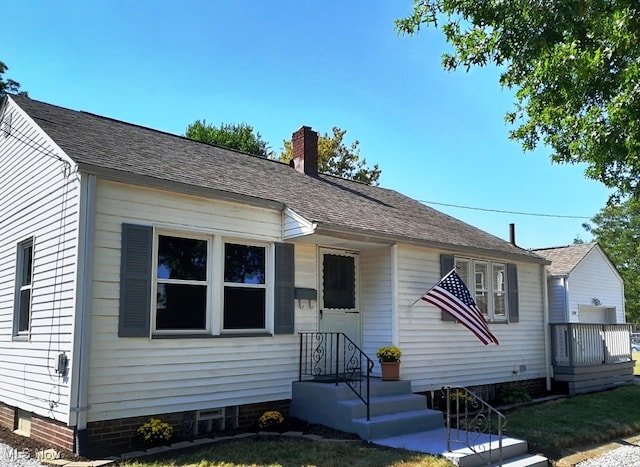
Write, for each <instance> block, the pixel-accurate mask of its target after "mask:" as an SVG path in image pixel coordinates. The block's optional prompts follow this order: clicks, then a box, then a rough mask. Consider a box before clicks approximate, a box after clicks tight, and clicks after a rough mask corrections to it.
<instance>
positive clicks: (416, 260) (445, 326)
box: [398, 245, 545, 392]
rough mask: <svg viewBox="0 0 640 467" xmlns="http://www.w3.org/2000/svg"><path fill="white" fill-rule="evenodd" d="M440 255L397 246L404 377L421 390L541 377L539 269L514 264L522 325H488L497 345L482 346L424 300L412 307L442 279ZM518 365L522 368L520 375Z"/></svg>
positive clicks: (469, 333) (528, 264)
mask: <svg viewBox="0 0 640 467" xmlns="http://www.w3.org/2000/svg"><path fill="white" fill-rule="evenodd" d="M439 253H440V252H438V251H435V250H427V249H425V248H419V247H416V246H411V245H400V247H399V248H398V262H399V279H398V281H399V298H398V313H399V333H400V347H401V350H402V351H403V357H402V365H401V370H400V371H401V377H402V379H409V380H411V381H412V382H413V391H414V392H420V391H428V390H432V389H439V388H441V387H442V386H447V385H462V386H475V385H483V384H491V383H499V382H508V381H516V380H525V379H533V378H543V377H545V365H544V321H543V303H542V302H543V300H542V297H543V296H542V277H543V276H542V270H541V266H539V265H535V264H530V263H517V266H518V286H519V291H520V321H519V322H518V323H509V324H493V323H490V324H489V327H490V329H491V332H492V333H493V334H494V335H495V336H496V337H497V338H498V340H499V341H500V345H499V346H484V345H483V344H482V343H481V342H480V341H479V340H478V339H477V338H476V337H475V336H474V335H473V334H472V333H471V332H470V331H468V330H467V329H466V328H465V327H464V326H462V325H461V324H457V323H454V322H449V321H447V322H445V321H442V319H441V311H440V309H438V308H436V307H434V306H432V305H430V304H428V303H427V302H424V301H422V300H419V301H418V303H416V304H415V305H413V306H411V304H412V303H413V302H414V301H415V300H416V299H417V298H419V297H421V296H422V295H423V294H424V293H425V292H426V291H427V290H428V289H429V288H430V287H432V286H433V285H434V284H436V283H437V282H438V281H439V280H440V277H441V276H440V255H439ZM465 256H467V255H466V254H465ZM487 259H495V258H487ZM521 365H524V366H526V370H524V371H520V366H521ZM514 371H517V374H514Z"/></svg>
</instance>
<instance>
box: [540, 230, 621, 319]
mask: <svg viewBox="0 0 640 467" xmlns="http://www.w3.org/2000/svg"><path fill="white" fill-rule="evenodd" d="M533 252H534V253H537V254H539V255H540V256H542V257H544V258H546V259H548V260H549V261H551V264H550V265H549V266H547V273H548V275H547V283H548V293H549V321H550V322H551V323H599V324H619V323H625V322H626V321H625V314H624V283H623V281H622V276H620V273H618V271H617V270H616V267H615V266H614V265H613V263H612V262H611V260H610V259H609V257H608V256H607V255H606V253H605V252H604V251H603V250H602V248H601V247H600V245H598V244H597V243H596V242H592V243H582V244H577V245H569V246H562V247H555V248H543V249H534V250H533Z"/></svg>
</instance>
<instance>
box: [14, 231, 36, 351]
mask: <svg viewBox="0 0 640 467" xmlns="http://www.w3.org/2000/svg"><path fill="white" fill-rule="evenodd" d="M35 243H36V242H35V237H29V238H27V239H25V240H22V241H21V242H19V243H18V245H17V248H16V275H15V296H14V304H13V337H14V338H18V339H29V337H30V335H31V312H32V304H33V271H34V263H35V261H34V259H35ZM28 247H31V273H30V277H31V283H30V284H27V285H23V284H22V277H23V276H24V268H25V265H24V251H25V249H27V248H28ZM24 290H30V293H29V307H28V312H27V313H28V315H29V318H28V324H27V329H26V330H24V331H21V330H20V309H21V306H20V305H21V300H22V292H23V291H24Z"/></svg>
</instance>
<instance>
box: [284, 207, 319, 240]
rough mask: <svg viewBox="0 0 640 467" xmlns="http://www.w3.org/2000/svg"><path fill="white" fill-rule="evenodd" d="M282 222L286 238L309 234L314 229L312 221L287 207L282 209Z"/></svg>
mask: <svg viewBox="0 0 640 467" xmlns="http://www.w3.org/2000/svg"><path fill="white" fill-rule="evenodd" d="M282 223H283V232H284V238H286V239H287V238H295V237H302V236H304V235H310V234H312V233H313V232H314V230H315V225H314V224H313V223H312V222H310V221H308V220H307V219H305V218H304V217H302V216H301V215H300V214H298V213H297V212H295V211H292V210H291V209H289V208H286V209H285V210H284V211H283V215H282Z"/></svg>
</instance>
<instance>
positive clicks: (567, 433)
mask: <svg viewBox="0 0 640 467" xmlns="http://www.w3.org/2000/svg"><path fill="white" fill-rule="evenodd" d="M638 433H640V386H635V385H634V386H624V387H621V388H617V389H613V390H610V391H603V392H599V393H594V394H587V395H580V396H575V397H570V398H566V399H559V400H556V401H552V402H546V403H544V404H540V405H533V406H530V407H523V408H520V409H516V410H513V411H511V412H509V413H507V428H506V434H507V435H509V436H512V437H515V438H524V439H526V440H527V441H528V442H529V448H530V450H531V451H532V452H542V453H544V454H545V455H547V457H550V458H558V457H559V456H561V455H563V454H564V453H565V452H566V451H567V450H568V449H575V448H578V447H581V446H588V445H593V444H599V443H604V442H608V441H612V440H614V439H617V438H619V437H624V436H630V435H634V434H638Z"/></svg>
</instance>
